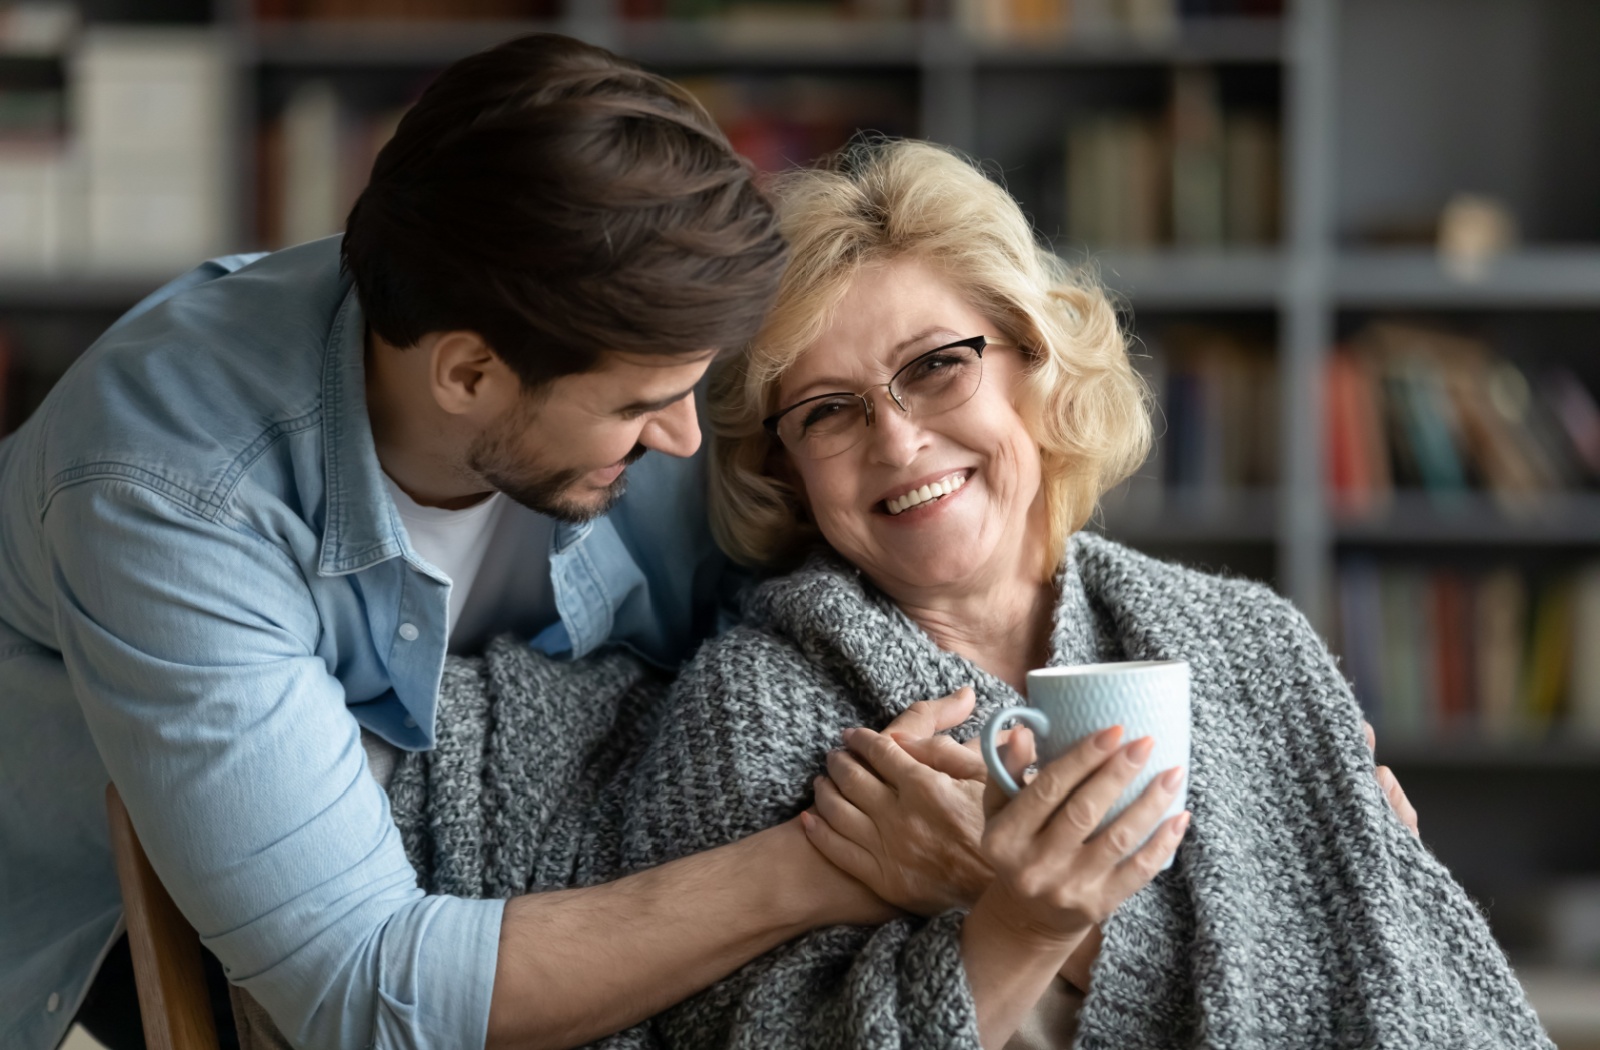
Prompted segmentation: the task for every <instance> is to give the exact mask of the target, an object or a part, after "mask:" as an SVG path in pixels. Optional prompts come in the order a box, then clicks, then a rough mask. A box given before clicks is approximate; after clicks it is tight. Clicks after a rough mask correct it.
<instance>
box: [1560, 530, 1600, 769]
mask: <svg viewBox="0 0 1600 1050" xmlns="http://www.w3.org/2000/svg"><path fill="white" fill-rule="evenodd" d="M1572 638H1573V639H1574V644H1573V646H1572V666H1571V674H1572V678H1571V682H1570V692H1569V694H1568V695H1569V698H1570V704H1569V707H1570V712H1569V714H1570V718H1569V721H1570V724H1571V726H1572V728H1573V731H1574V732H1575V733H1576V734H1577V735H1579V736H1581V737H1585V738H1587V739H1589V740H1600V562H1593V563H1590V564H1589V565H1587V566H1585V567H1584V568H1583V569H1582V570H1580V572H1579V573H1578V575H1577V578H1576V580H1575V581H1574V585H1573V602H1572Z"/></svg>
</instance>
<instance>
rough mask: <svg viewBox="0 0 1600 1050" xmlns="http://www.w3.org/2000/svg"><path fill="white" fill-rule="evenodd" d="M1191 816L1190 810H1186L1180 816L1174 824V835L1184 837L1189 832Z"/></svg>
mask: <svg viewBox="0 0 1600 1050" xmlns="http://www.w3.org/2000/svg"><path fill="white" fill-rule="evenodd" d="M1190 816H1191V814H1190V813H1189V811H1188V810H1184V811H1183V812H1182V813H1179V814H1178V816H1177V819H1175V820H1174V821H1173V822H1172V833H1173V834H1174V835H1182V834H1183V833H1184V832H1185V831H1188V830H1189V817H1190Z"/></svg>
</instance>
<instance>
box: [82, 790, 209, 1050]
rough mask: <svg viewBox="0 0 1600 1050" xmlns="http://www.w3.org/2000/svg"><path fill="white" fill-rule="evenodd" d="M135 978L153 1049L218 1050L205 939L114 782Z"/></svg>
mask: <svg viewBox="0 0 1600 1050" xmlns="http://www.w3.org/2000/svg"><path fill="white" fill-rule="evenodd" d="M106 814H107V816H108V817H109V818H110V821H111V849H112V852H113V853H114V854H115V855H116V859H117V881H118V882H120V883H121V884H122V908H123V912H124V914H126V916H127V921H128V947H129V949H131V951H132V954H133V978H134V983H135V984H136V985H137V986H138V989H139V1011H140V1013H141V1014H142V1015H143V1017H144V1039H145V1044H146V1046H147V1047H148V1048H149V1050H217V1022H216V1018H215V1017H214V1016H212V1013H211V995H210V992H209V990H208V989H207V987H206V975H205V970H204V967H203V966H202V964H201V955H200V952H201V950H202V949H201V947H200V936H199V934H197V933H195V931H194V927H193V926H190V925H189V921H188V920H187V919H185V918H184V917H183V913H182V912H180V911H178V906H177V905H176V904H174V903H173V902H172V898H171V897H170V896H168V894H167V890H166V887H165V886H163V885H161V880H160V879H158V878H156V873H155V869H153V868H151V867H150V859H149V858H148V857H146V856H145V854H144V847H143V846H141V845H140V844H139V836H138V834H137V833H135V832H134V830H133V822H132V821H130V820H129V819H128V811H127V809H126V808H125V807H124V806H123V804H122V796H121V795H120V794H118V793H117V786H116V785H115V784H110V785H107V787H106Z"/></svg>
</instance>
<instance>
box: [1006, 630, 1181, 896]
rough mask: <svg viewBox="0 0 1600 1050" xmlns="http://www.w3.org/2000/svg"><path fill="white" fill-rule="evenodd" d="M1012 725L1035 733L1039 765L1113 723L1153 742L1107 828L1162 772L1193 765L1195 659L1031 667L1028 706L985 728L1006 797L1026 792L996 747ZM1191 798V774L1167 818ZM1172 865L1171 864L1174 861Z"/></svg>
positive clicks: (1131, 735) (1126, 735)
mask: <svg viewBox="0 0 1600 1050" xmlns="http://www.w3.org/2000/svg"><path fill="white" fill-rule="evenodd" d="M1012 722H1020V723H1022V724H1023V725H1025V726H1027V727H1028V728H1029V729H1031V730H1033V735H1034V741H1035V747H1036V750H1037V752H1038V756H1039V762H1040V763H1041V764H1042V763H1045V762H1049V761H1051V760H1052V759H1056V758H1059V757H1061V756H1062V755H1064V754H1066V752H1067V751H1069V750H1071V748H1072V745H1074V744H1076V743H1077V742H1078V741H1080V740H1082V739H1083V738H1084V737H1086V736H1090V735H1092V734H1094V733H1097V732H1099V731H1100V730H1102V729H1109V728H1110V727H1111V726H1116V725H1120V726H1122V727H1123V736H1122V739H1123V742H1125V743H1126V742H1127V741H1130V740H1137V739H1139V738H1140V737H1142V736H1148V737H1151V738H1152V739H1153V741H1154V743H1155V747H1154V749H1153V750H1152V751H1151V752H1150V759H1149V761H1148V762H1146V763H1145V766H1144V768H1143V769H1142V770H1140V771H1139V775H1138V776H1137V777H1135V778H1134V779H1133V783H1131V784H1129V785H1128V787H1127V790H1125V791H1123V793H1122V795H1121V797H1119V798H1118V799H1117V801H1116V803H1115V804H1114V805H1113V806H1112V807H1111V809H1110V810H1109V811H1108V812H1107V813H1106V816H1105V819H1104V820H1103V821H1101V824H1100V826H1101V827H1105V825H1106V824H1108V823H1110V821H1111V820H1113V819H1114V818H1115V817H1116V816H1117V814H1119V813H1121V812H1122V811H1123V810H1124V809H1126V808H1128V806H1129V804H1131V803H1132V802H1133V800H1134V799H1136V798H1138V797H1139V795H1140V794H1141V793H1142V792H1143V791H1144V789H1145V787H1146V786H1147V785H1148V784H1149V783H1150V781H1152V780H1154V779H1155V778H1156V777H1157V776H1159V775H1160V774H1162V773H1164V772H1166V771H1167V770H1169V769H1171V768H1172V767H1173V766H1183V767H1184V768H1185V769H1187V768H1188V766H1189V664H1188V662H1187V661H1185V660H1142V661H1134V662H1128V663H1111V664H1083V665H1080V666H1077V667H1046V668H1044V669H1043V670H1039V671H1029V672H1028V706H1027V707H1006V708H1002V709H1000V710H999V711H996V712H995V713H994V714H992V715H990V716H989V721H988V722H987V723H985V724H984V727H983V739H982V745H983V761H984V763H985V764H986V765H988V767H989V775H990V776H991V777H993V778H994V779H995V782H996V783H997V784H999V785H1000V787H1001V788H1002V789H1003V790H1004V791H1005V793H1006V794H1007V795H1015V794H1016V793H1017V792H1018V791H1020V790H1021V788H1019V787H1018V786H1017V782H1016V781H1015V780H1013V779H1012V777H1011V774H1010V772H1008V771H1007V770H1006V768H1005V766H1004V765H1003V764H1001V762H1000V755H999V752H998V749H997V745H998V741H999V736H1000V731H1001V730H1003V729H1004V728H1005V727H1006V726H1007V725H1009V724H1010V723H1012ZM1188 800H1189V785H1188V778H1187V777H1185V778H1184V784H1183V786H1182V787H1181V788H1179V790H1178V794H1177V796H1176V797H1175V798H1174V799H1173V800H1172V805H1171V806H1169V807H1168V808H1167V812H1166V813H1165V814H1164V815H1163V818H1162V819H1166V817H1173V816H1176V815H1178V814H1179V813H1182V812H1183V810H1184V807H1185V806H1186V805H1187V804H1188ZM1158 826H1159V825H1158ZM1140 845H1143V843H1140ZM1171 863H1172V862H1171V861H1168V862H1167V864H1168V866H1170V865H1171Z"/></svg>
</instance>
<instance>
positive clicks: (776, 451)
mask: <svg viewBox="0 0 1600 1050" xmlns="http://www.w3.org/2000/svg"><path fill="white" fill-rule="evenodd" d="M763 469H764V471H765V473H766V475H767V476H768V477H770V478H772V479H773V480H774V481H781V482H783V484H784V485H785V486H787V487H788V489H789V491H790V492H791V493H793V502H794V504H795V519H796V520H797V521H799V522H800V523H801V524H802V525H811V524H815V523H814V522H813V521H812V518H811V500H810V498H809V497H808V496H807V495H806V485H805V482H804V481H802V480H801V479H800V472H799V471H798V470H795V469H794V460H792V459H790V458H789V453H787V452H785V451H784V450H783V446H781V445H779V444H778V443H777V442H773V444H772V447H771V448H769V449H768V450H767V461H766V463H765V464H764V467H763Z"/></svg>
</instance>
